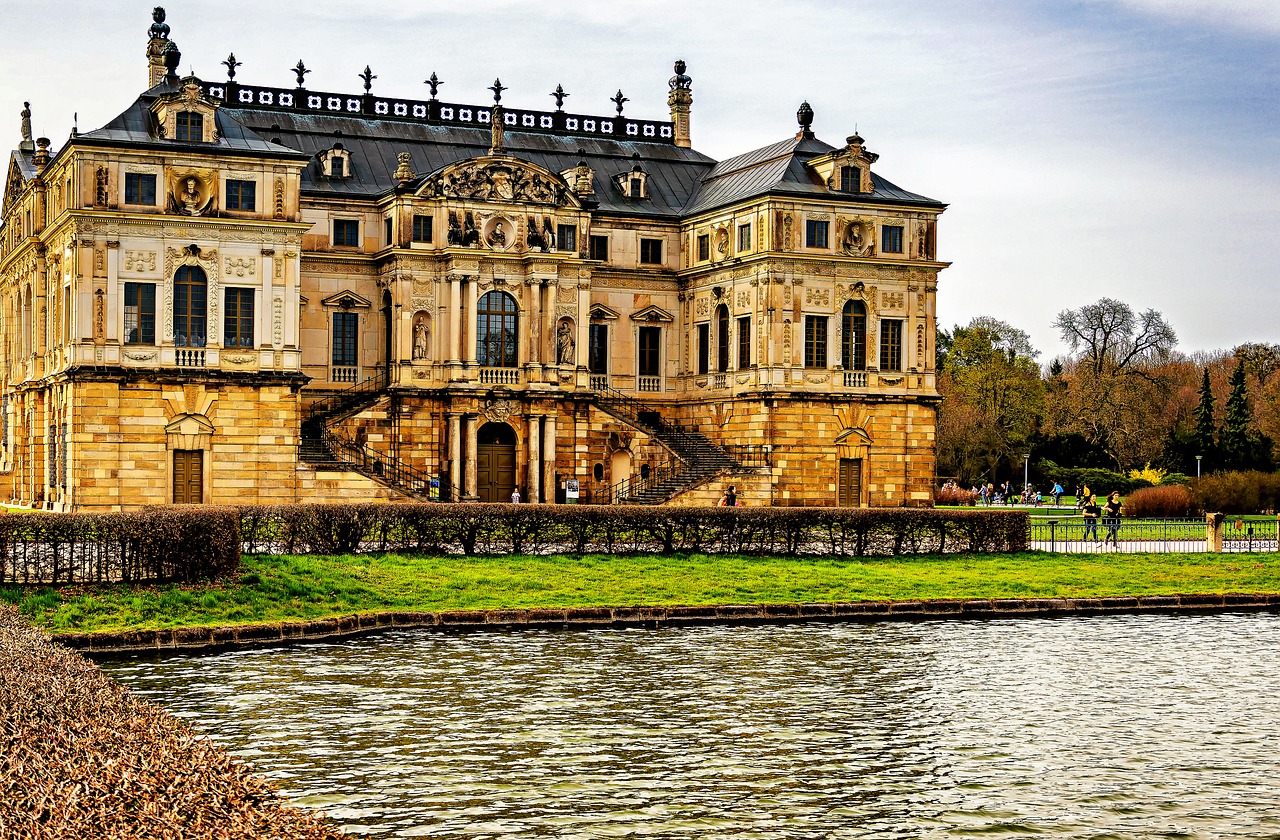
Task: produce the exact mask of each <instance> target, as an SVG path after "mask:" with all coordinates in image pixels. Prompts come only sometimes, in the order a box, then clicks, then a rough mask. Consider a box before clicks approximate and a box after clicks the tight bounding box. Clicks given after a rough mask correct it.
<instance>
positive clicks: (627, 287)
mask: <svg viewBox="0 0 1280 840" xmlns="http://www.w3.org/2000/svg"><path fill="white" fill-rule="evenodd" d="M179 60H180V53H179V52H178V49H177V46H176V44H175V43H174V41H172V40H171V39H170V38H169V27H168V26H167V25H166V24H165V23H164V15H163V11H162V10H157V13H156V21H155V23H154V24H153V25H152V27H151V30H150V32H149V33H148V43H147V61H148V72H149V73H150V87H149V88H148V89H147V90H146V91H145V92H144V93H142V94H141V95H140V96H138V98H137V99H136V100H135V101H134V102H133V103H132V104H131V105H129V107H128V108H127V109H125V110H124V112H123V113H121V114H120V115H119V116H118V117H116V118H115V119H114V120H112V121H110V122H109V123H108V124H106V125H105V126H103V127H102V128H99V129H97V130H95V131H89V132H87V133H83V134H73V135H72V136H71V137H70V138H68V140H67V141H66V142H65V143H64V144H63V145H62V146H61V148H59V149H57V150H56V151H55V150H54V149H52V148H51V144H50V142H49V141H48V140H47V139H44V138H40V139H37V140H33V139H32V137H31V132H30V113H29V110H24V114H23V121H22V140H21V143H20V145H19V148H18V149H17V150H16V151H14V152H13V154H12V156H11V160H10V165H9V171H8V177H7V181H6V184H5V192H4V202H3V225H2V226H0V336H3V342H2V346H0V353H2V354H3V356H2V358H0V372H2V374H3V383H2V390H0V497H3V498H7V499H9V500H10V501H11V503H13V504H19V505H24V506H30V507H37V508H45V509H52V510H71V509H77V510H119V509H128V508H134V507H138V506H141V505H148V504H165V503H215V504H218V503H277V502H293V501H353V500H374V499H384V500H385V499H405V498H417V499H439V500H450V499H459V498H461V499H479V500H485V501H508V500H509V499H510V498H511V493H512V491H513V489H517V488H518V489H519V491H520V493H521V496H522V497H523V500H524V501H545V502H552V501H565V500H573V498H574V496H575V494H576V496H577V500H578V501H583V502H587V501H594V502H614V501H620V500H627V501H635V502H641V503H644V502H649V503H662V502H665V503H674V504H707V503H713V502H714V500H715V499H716V498H717V497H718V496H719V494H720V492H721V491H722V490H723V489H724V487H725V486H727V485H729V484H733V485H735V486H736V487H737V490H738V495H739V497H740V499H742V500H743V501H745V502H746V503H748V504H754V505H763V504H774V505H873V506H903V505H907V506H910V505H928V504H930V503H931V501H930V500H931V498H932V496H931V487H932V481H933V476H934V428H935V405H936V404H937V401H938V399H939V397H938V394H937V391H936V390H935V387H934V336H935V334H936V329H935V328H936V312H935V297H936V295H935V293H936V289H937V279H938V272H939V271H940V270H941V269H942V268H944V267H946V265H947V264H946V263H944V262H939V261H938V260H937V258H936V244H937V220H938V216H939V215H940V214H941V213H942V211H943V210H944V208H945V205H943V204H942V203H940V202H938V201H935V200H933V199H930V198H925V197H923V196H920V195H917V194H915V193H911V192H908V191H906V190H904V189H901V188H899V187H897V186H895V185H894V184H892V183H890V182H889V181H887V180H886V179H885V178H884V177H882V176H881V175H880V174H879V172H878V171H877V167H876V163H877V155H875V154H873V153H872V152H870V151H868V150H867V148H866V147H865V145H864V142H863V140H862V138H861V137H858V136H856V135H854V136H851V137H849V138H848V139H847V141H846V142H845V143H843V144H842V145H840V146H832V145H829V144H827V143H825V142H823V141H821V140H819V139H818V138H817V137H816V136H815V135H814V133H813V131H812V130H811V127H812V123H813V119H814V115H813V111H812V110H811V109H810V108H809V106H808V104H807V103H806V104H804V105H801V107H800V110H799V112H798V113H797V119H798V122H799V126H798V130H797V131H796V132H795V133H794V134H793V135H788V136H786V137H785V138H784V139H781V140H780V141H778V142H777V143H774V144H772V145H769V146H766V147H764V148H761V149H757V150H755V151H751V152H748V153H746V154H743V155H739V156H737V157H733V158H729V159H727V160H723V161H716V160H713V159H712V158H710V157H708V156H706V155H704V154H702V153H700V152H697V151H695V150H694V149H693V148H692V146H691V132H690V112H691V106H692V102H693V94H692V82H691V79H690V77H689V76H688V75H686V74H685V66H684V64H683V62H677V63H676V68H675V75H674V76H673V77H672V78H671V79H670V81H669V84H668V90H667V93H668V104H669V106H670V119H669V120H644V119H635V118H632V117H630V116H624V114H623V111H624V108H623V104H624V103H625V102H626V99H625V97H623V96H622V94H621V92H619V94H618V96H617V97H615V103H616V108H615V111H616V113H614V114H608V115H604V116H599V115H597V116H590V115H584V114H577V113H571V112H569V111H565V110H564V109H563V101H564V96H565V95H566V94H564V93H563V92H562V91H560V90H559V89H558V88H557V93H556V94H553V97H555V109H554V110H545V111H541V110H529V109H524V108H516V107H507V106H506V105H504V104H503V102H502V94H503V92H504V91H505V90H506V88H504V87H503V86H502V84H501V83H500V82H495V83H494V85H493V87H492V88H491V91H492V92H493V102H492V103H490V104H484V105H463V104H456V103H450V102H446V101H443V100H440V99H439V98H437V93H438V91H437V88H438V85H439V84H440V83H439V82H438V80H436V78H435V76H434V74H433V76H432V79H431V80H430V81H429V82H428V85H429V87H430V98H428V99H424V100H410V99H400V98H395V97H383V96H379V95H375V94H374V93H373V92H372V81H373V79H374V78H375V77H374V76H373V75H372V73H371V72H370V71H369V69H368V68H366V70H365V73H364V76H363V78H364V92H363V93H355V94H339V93H326V92H318V91H312V90H309V89H308V88H307V87H306V86H305V85H306V74H307V72H308V71H307V70H306V68H305V67H304V66H303V64H302V63H301V62H299V64H298V67H297V69H296V70H295V73H296V74H297V84H296V86H294V87H291V88H290V87H284V88H276V87H264V86H259V85H252V84H246V83H242V82H241V81H239V80H238V79H237V78H236V68H237V67H238V66H239V65H238V63H237V62H236V61H235V59H234V56H232V57H230V58H229V59H228V60H227V61H226V62H224V64H225V65H226V67H227V79H226V80H224V81H208V80H205V79H201V78H196V77H194V76H189V77H186V78H179V76H178V75H177V73H176V69H177V67H178V64H179ZM566 497H567V499H566Z"/></svg>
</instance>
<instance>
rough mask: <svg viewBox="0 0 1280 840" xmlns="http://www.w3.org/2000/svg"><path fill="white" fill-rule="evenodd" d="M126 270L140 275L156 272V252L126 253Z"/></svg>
mask: <svg viewBox="0 0 1280 840" xmlns="http://www.w3.org/2000/svg"><path fill="white" fill-rule="evenodd" d="M124 270H125V271H133V272H139V273H142V272H146V273H148V274H150V273H151V272H154V271H155V270H156V252H155V251H125V252H124Z"/></svg>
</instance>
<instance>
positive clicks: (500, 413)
mask: <svg viewBox="0 0 1280 840" xmlns="http://www.w3.org/2000/svg"><path fill="white" fill-rule="evenodd" d="M516 408H517V406H516V404H515V402H513V401H512V400H487V401H486V402H485V404H484V408H483V409H481V411H480V413H481V414H483V415H484V417H485V419H486V420H488V421H489V422H491V423H505V422H507V421H508V420H510V419H511V416H512V415H513V414H515V413H516Z"/></svg>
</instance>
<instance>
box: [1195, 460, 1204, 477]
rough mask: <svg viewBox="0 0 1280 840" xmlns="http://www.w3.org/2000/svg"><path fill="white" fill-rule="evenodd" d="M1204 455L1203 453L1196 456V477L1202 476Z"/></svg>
mask: <svg viewBox="0 0 1280 840" xmlns="http://www.w3.org/2000/svg"><path fill="white" fill-rule="evenodd" d="M1203 457H1204V456H1203V455H1197V456H1196V478H1199V477H1200V459H1201V458H1203Z"/></svg>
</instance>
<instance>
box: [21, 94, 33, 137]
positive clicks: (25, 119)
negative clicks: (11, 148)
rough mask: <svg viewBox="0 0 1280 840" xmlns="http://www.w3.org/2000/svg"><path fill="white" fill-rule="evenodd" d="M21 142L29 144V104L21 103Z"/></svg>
mask: <svg viewBox="0 0 1280 840" xmlns="http://www.w3.org/2000/svg"><path fill="white" fill-rule="evenodd" d="M22 142H24V143H30V142H31V103H30V102H23V103H22Z"/></svg>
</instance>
